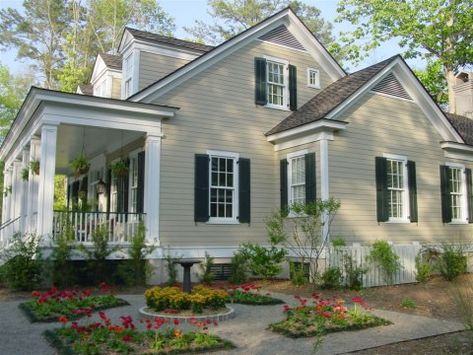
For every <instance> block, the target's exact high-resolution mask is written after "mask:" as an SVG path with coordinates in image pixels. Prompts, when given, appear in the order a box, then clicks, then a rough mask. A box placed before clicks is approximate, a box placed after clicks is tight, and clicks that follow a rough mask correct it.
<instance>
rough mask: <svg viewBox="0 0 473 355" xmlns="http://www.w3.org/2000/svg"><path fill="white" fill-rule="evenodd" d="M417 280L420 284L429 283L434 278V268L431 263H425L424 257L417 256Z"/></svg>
mask: <svg viewBox="0 0 473 355" xmlns="http://www.w3.org/2000/svg"><path fill="white" fill-rule="evenodd" d="M415 266H416V280H417V281H418V282H427V281H429V280H430V278H431V277H432V272H433V268H432V265H430V263H429V262H427V261H425V260H424V259H423V257H422V255H417V256H416V261H415Z"/></svg>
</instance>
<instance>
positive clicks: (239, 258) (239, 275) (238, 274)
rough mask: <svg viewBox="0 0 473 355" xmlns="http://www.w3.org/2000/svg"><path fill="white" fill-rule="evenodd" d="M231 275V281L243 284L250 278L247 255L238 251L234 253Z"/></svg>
mask: <svg viewBox="0 0 473 355" xmlns="http://www.w3.org/2000/svg"><path fill="white" fill-rule="evenodd" d="M230 268H231V275H230V279H229V281H230V282H231V283H232V284H236V285H238V284H241V283H244V282H246V281H247V280H248V266H247V260H246V257H245V255H243V254H242V253H239V252H236V253H234V254H233V257H232V261H231V264H230Z"/></svg>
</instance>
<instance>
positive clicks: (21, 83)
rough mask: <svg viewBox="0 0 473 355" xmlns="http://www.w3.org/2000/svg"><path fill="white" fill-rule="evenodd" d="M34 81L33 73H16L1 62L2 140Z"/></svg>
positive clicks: (0, 135) (0, 125)
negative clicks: (11, 71)
mask: <svg viewBox="0 0 473 355" xmlns="http://www.w3.org/2000/svg"><path fill="white" fill-rule="evenodd" d="M33 83H34V81H33V75H30V74H20V75H15V74H12V73H10V71H9V70H8V68H7V67H6V66H4V65H1V64H0V141H3V139H4V138H5V136H6V134H7V132H8V130H9V129H10V125H11V123H12V122H13V120H14V119H15V116H16V114H17V112H18V110H19V108H20V107H21V104H22V102H23V99H24V98H25V96H26V94H27V93H28V90H29V88H30V86H31V85H33Z"/></svg>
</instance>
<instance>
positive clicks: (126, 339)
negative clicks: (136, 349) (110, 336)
mask: <svg viewBox="0 0 473 355" xmlns="http://www.w3.org/2000/svg"><path fill="white" fill-rule="evenodd" d="M122 340H123V341H124V342H126V343H128V342H130V341H132V340H133V338H132V337H131V335H128V334H126V335H124V336H123V337H122Z"/></svg>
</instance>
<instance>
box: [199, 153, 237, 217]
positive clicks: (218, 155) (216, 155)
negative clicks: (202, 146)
mask: <svg viewBox="0 0 473 355" xmlns="http://www.w3.org/2000/svg"><path fill="white" fill-rule="evenodd" d="M207 155H208V156H209V167H208V169H209V220H208V221H207V222H206V223H207V224H240V221H239V220H238V214H239V202H240V201H239V180H238V178H239V166H238V160H239V159H240V154H239V153H234V152H226V151H219V150H207ZM212 157H214V158H226V159H233V193H234V195H233V206H232V215H233V217H232V218H226V217H211V216H210V210H211V207H210V204H211V200H212V199H211V193H212Z"/></svg>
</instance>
